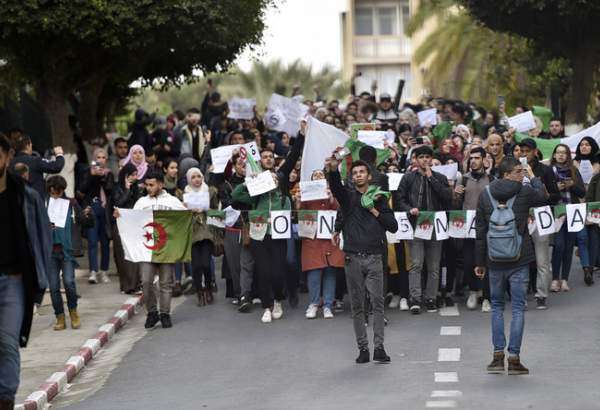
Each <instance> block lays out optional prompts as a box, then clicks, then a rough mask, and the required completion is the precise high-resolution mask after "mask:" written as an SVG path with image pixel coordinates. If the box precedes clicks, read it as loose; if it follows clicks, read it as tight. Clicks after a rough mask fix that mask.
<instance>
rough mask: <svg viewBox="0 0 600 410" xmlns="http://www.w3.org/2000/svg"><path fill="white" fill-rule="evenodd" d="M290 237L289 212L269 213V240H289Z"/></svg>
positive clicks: (290, 221) (290, 222) (290, 219)
mask: <svg viewBox="0 0 600 410" xmlns="http://www.w3.org/2000/svg"><path fill="white" fill-rule="evenodd" d="M291 237H292V217H291V212H290V211H271V238H273V239H290V238H291Z"/></svg>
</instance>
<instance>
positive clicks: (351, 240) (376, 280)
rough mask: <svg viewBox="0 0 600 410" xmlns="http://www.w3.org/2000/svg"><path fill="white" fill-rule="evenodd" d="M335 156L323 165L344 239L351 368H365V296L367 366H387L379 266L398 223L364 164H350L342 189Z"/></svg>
mask: <svg viewBox="0 0 600 410" xmlns="http://www.w3.org/2000/svg"><path fill="white" fill-rule="evenodd" d="M336 154H337V150H336V151H335V152H334V153H333V154H332V157H331V159H330V161H329V165H328V168H329V174H328V181H329V187H330V189H331V192H332V193H333V196H334V197H335V199H336V200H337V201H338V203H339V204H340V208H341V213H342V218H343V225H342V233H343V235H344V252H345V253H346V256H345V270H346V282H347V285H348V292H349V293H350V299H351V306H352V318H353V322H354V334H355V336H356V343H357V345H358V349H359V355H358V357H357V358H356V363H367V362H368V361H369V360H370V357H369V341H368V339H367V331H366V328H365V312H364V302H365V292H368V293H369V297H370V300H371V303H372V304H373V333H374V336H373V344H374V352H373V360H374V361H376V362H378V363H389V362H390V361H391V359H390V357H389V356H388V355H387V353H386V352H385V349H384V347H383V341H384V312H383V308H384V306H383V305H384V297H383V260H382V255H383V254H384V252H385V246H386V234H385V232H386V231H389V232H392V233H394V232H396V231H397V230H398V222H397V221H396V219H395V218H394V213H393V212H392V210H391V209H390V208H389V206H388V205H387V201H388V199H389V197H390V193H389V192H386V191H382V190H381V189H380V188H379V187H378V186H376V185H370V183H371V180H372V175H371V168H370V166H369V164H367V163H366V162H364V161H360V160H359V161H355V162H354V163H353V164H352V165H351V167H350V173H351V175H352V185H353V186H352V187H351V186H343V185H342V177H341V175H340V172H339V170H338V166H339V159H338V157H336Z"/></svg>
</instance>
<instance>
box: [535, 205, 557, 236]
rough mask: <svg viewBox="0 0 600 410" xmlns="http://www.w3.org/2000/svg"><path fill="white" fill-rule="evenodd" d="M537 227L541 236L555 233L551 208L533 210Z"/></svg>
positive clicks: (543, 207) (544, 207) (542, 207)
mask: <svg viewBox="0 0 600 410" xmlns="http://www.w3.org/2000/svg"><path fill="white" fill-rule="evenodd" d="M533 214H534V217H535V225H536V227H537V230H538V233H539V234H540V236H544V235H550V234H552V233H554V232H555V227H554V215H553V214H552V209H551V208H550V206H541V207H539V208H535V209H534V210H533Z"/></svg>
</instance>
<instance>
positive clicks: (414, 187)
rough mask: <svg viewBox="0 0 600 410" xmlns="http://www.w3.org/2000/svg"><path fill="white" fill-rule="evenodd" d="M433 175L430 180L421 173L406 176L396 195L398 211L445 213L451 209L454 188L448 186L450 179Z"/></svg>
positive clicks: (409, 173) (437, 174) (410, 173)
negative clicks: (417, 210)
mask: <svg viewBox="0 0 600 410" xmlns="http://www.w3.org/2000/svg"><path fill="white" fill-rule="evenodd" d="M431 173H432V175H431V177H429V178H428V177H426V176H425V175H423V174H421V173H420V172H419V171H413V172H408V173H406V174H404V177H402V181H400V186H399V187H398V190H397V191H396V192H395V193H394V203H395V204H396V207H397V208H398V209H397V210H398V211H403V212H408V211H410V210H411V209H412V208H418V209H419V210H420V211H445V210H448V209H450V208H451V206H452V188H450V185H448V179H447V178H446V177H445V176H444V175H442V174H440V173H439V172H435V171H432V172H431ZM413 222H414V221H413Z"/></svg>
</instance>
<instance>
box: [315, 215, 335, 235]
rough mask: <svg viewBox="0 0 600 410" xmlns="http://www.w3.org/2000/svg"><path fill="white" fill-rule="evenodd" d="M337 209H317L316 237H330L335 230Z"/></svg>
mask: <svg viewBox="0 0 600 410" xmlns="http://www.w3.org/2000/svg"><path fill="white" fill-rule="evenodd" d="M336 217H337V211H319V213H318V214H317V239H331V238H332V237H333V231H334V230H335V219H336Z"/></svg>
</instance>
